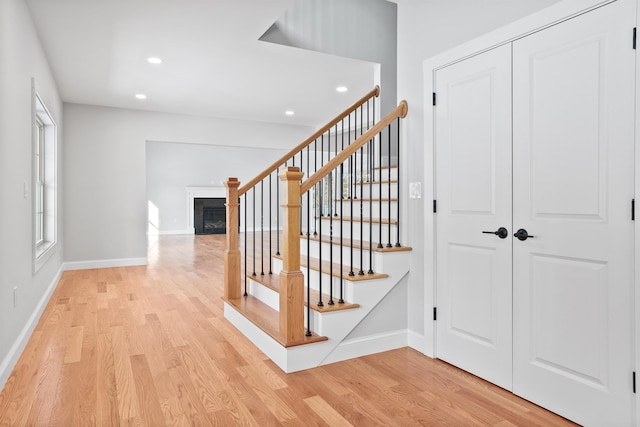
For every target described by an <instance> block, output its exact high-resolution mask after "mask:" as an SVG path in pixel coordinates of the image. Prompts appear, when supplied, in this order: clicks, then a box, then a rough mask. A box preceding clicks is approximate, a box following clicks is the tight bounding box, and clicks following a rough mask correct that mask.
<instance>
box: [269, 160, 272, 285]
mask: <svg viewBox="0 0 640 427" xmlns="http://www.w3.org/2000/svg"><path fill="white" fill-rule="evenodd" d="M272 175H273V172H271V173H270V174H269V274H273V254H272V251H271V242H272V241H273V222H272V219H273V218H272V217H273V204H271V192H272V188H273V187H272V182H271V176H272Z"/></svg>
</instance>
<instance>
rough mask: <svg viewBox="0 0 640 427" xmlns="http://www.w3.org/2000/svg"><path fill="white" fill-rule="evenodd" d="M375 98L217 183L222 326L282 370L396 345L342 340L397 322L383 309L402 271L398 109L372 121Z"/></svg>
mask: <svg viewBox="0 0 640 427" xmlns="http://www.w3.org/2000/svg"><path fill="white" fill-rule="evenodd" d="M378 96H379V88H378V87H376V88H375V89H374V90H373V91H371V92H370V93H368V94H367V95H365V96H364V97H363V98H361V99H360V100H358V101H357V102H356V103H355V104H353V105H352V106H351V107H349V108H348V109H347V110H345V111H344V112H343V113H341V114H340V115H338V116H337V117H336V118H335V119H334V120H332V121H331V122H329V123H328V124H327V125H326V126H324V127H323V128H321V129H319V130H318V131H317V132H316V133H314V134H313V135H312V136H311V137H309V138H308V139H307V140H305V141H303V142H302V143H301V144H299V145H298V146H297V147H295V148H294V149H293V150H291V152H289V153H287V155H285V156H283V157H282V158H281V159H279V160H278V161H277V162H275V163H274V164H273V165H271V166H270V167H268V168H267V169H265V171H264V172H263V173H261V174H260V175H258V176H257V177H256V178H254V179H252V180H251V181H249V182H248V183H247V184H245V185H244V186H242V187H240V183H239V182H238V180H237V179H235V178H229V180H228V181H227V182H226V183H225V184H226V186H227V249H226V251H225V257H224V261H225V294H224V313H225V318H227V319H228V320H229V321H230V322H231V323H232V324H233V325H234V326H235V327H236V328H238V329H239V330H240V331H241V332H242V333H244V334H245V335H246V336H247V337H248V338H249V339H250V340H251V341H252V342H253V343H254V344H255V345H256V346H258V347H259V348H260V349H261V350H262V351H263V352H264V353H265V354H266V355H267V356H268V357H269V358H270V359H271V360H273V361H274V363H276V364H277V365H278V366H279V367H280V368H281V369H282V370H283V371H285V372H294V371H299V370H303V369H308V368H312V367H315V366H319V365H323V364H326V363H332V362H336V361H340V360H345V359H349V358H352V357H358V356H362V355H366V354H371V353H375V352H378V351H384V350H388V349H391V348H396V347H399V346H404V345H406V342H403V341H402V339H398V338H397V337H394V336H391V335H389V334H388V333H386V334H385V333H384V331H381V333H380V334H378V335H376V331H375V327H373V328H372V327H371V326H369V327H368V329H369V330H370V331H369V332H371V329H373V330H372V332H373V334H369V335H371V337H369V338H368V339H366V340H358V339H349V335H350V334H351V333H352V332H353V331H354V330H356V328H357V327H358V325H360V324H362V323H363V322H366V319H367V318H368V317H371V316H377V317H378V318H380V317H381V316H382V317H384V316H391V315H393V316H398V315H403V313H388V311H389V307H388V305H385V304H382V302H383V300H384V299H385V297H387V295H389V293H390V292H391V291H392V290H393V289H394V287H395V286H397V284H398V283H399V282H400V281H401V279H402V278H403V277H404V276H405V275H406V274H407V273H408V272H409V255H408V253H407V251H410V250H411V248H408V247H405V246H402V245H401V244H400V241H399V240H400V237H399V236H400V222H399V219H400V206H401V203H400V191H399V188H400V187H399V175H400V174H399V164H398V161H397V159H398V158H399V155H398V153H399V150H400V119H401V118H403V117H405V116H406V113H407V105H406V102H404V101H403V102H401V103H400V104H399V105H398V107H397V108H396V109H394V110H393V111H392V112H391V113H389V114H388V115H387V116H385V117H384V118H383V119H381V120H377V118H376V98H377V97H378ZM305 178H306V179H305ZM238 223H240V227H237V226H236V224H238ZM372 323H373V324H374V325H375V323H376V322H372Z"/></svg>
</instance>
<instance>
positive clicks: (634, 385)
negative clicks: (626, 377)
mask: <svg viewBox="0 0 640 427" xmlns="http://www.w3.org/2000/svg"><path fill="white" fill-rule="evenodd" d="M632 381H633V392H634V393H635V392H636V371H633V379H632Z"/></svg>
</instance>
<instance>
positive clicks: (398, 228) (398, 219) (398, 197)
mask: <svg viewBox="0 0 640 427" xmlns="http://www.w3.org/2000/svg"><path fill="white" fill-rule="evenodd" d="M396 121H397V123H398V153H397V154H398V159H397V162H398V164H397V165H396V166H397V167H396V175H397V177H396V189H397V192H398V194H397V195H396V210H397V212H396V213H397V215H398V216H397V218H396V221H397V225H396V248H399V247H401V246H402V245H400V118H399V117H398V118H397V119H396Z"/></svg>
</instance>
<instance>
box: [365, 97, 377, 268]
mask: <svg viewBox="0 0 640 427" xmlns="http://www.w3.org/2000/svg"><path fill="white" fill-rule="evenodd" d="M373 115H374V116H375V115H376V103H375V101H374V102H373ZM367 116H368V117H369V120H368V121H367V131H368V130H369V129H370V128H371V126H370V125H371V116H370V115H369V101H367ZM373 143H374V140H373V139H371V140H369V142H368V143H367V154H368V157H369V271H368V272H367V273H369V274H373V173H374V172H373V171H374V169H373V167H374V160H373V158H374V157H373V156H374V153H373Z"/></svg>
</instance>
